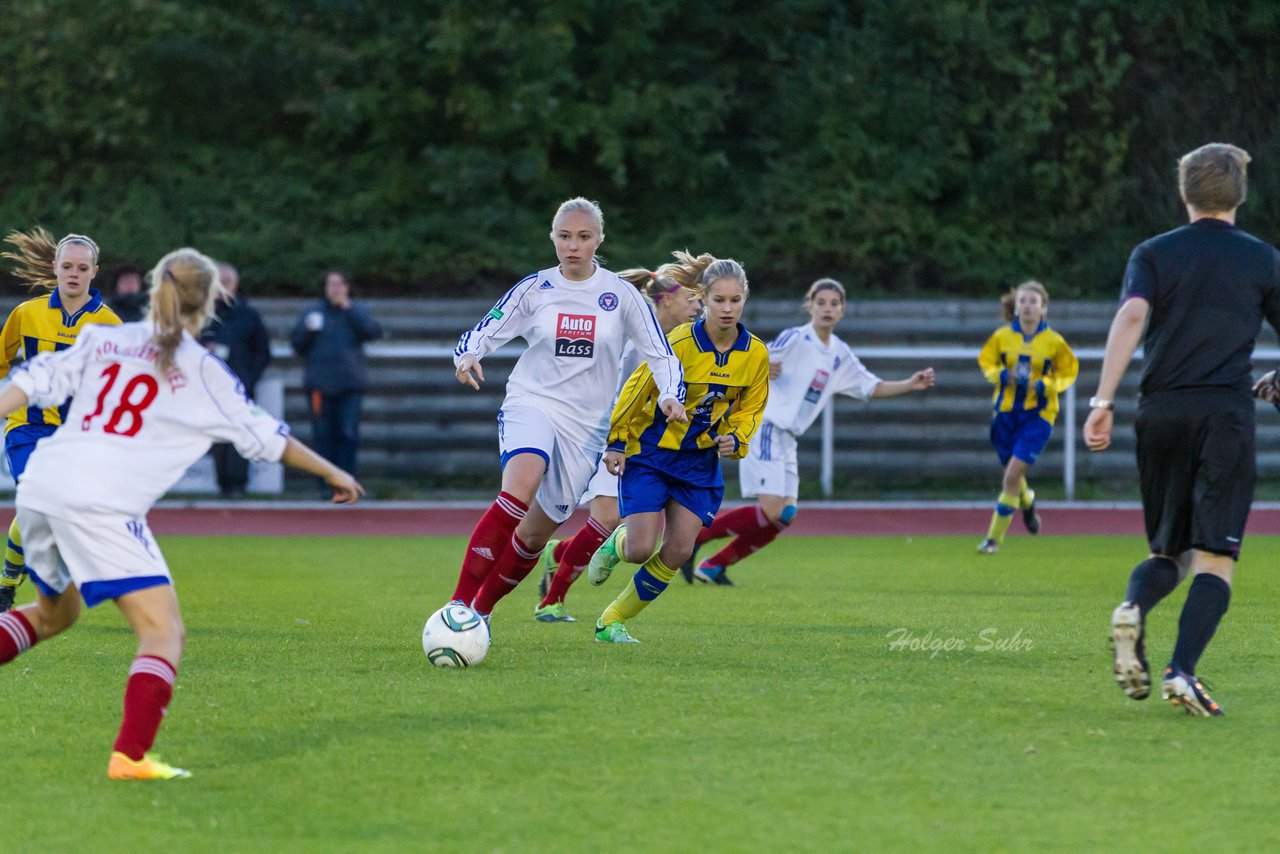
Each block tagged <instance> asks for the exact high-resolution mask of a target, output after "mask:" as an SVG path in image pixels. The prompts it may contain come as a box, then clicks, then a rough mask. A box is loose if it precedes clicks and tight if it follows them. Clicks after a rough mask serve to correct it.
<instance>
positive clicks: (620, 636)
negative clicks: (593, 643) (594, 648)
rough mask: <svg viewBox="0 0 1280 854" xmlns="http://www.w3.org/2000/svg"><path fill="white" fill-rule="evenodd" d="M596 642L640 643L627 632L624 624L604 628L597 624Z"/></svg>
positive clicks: (612, 624)
mask: <svg viewBox="0 0 1280 854" xmlns="http://www.w3.org/2000/svg"><path fill="white" fill-rule="evenodd" d="M596 640H597V641H599V642H600V643H640V641H638V640H636V639H635V638H633V637H632V636H631V635H630V634H629V633H628V632H627V627H626V625H625V624H624V623H610V624H609V625H607V626H602V625H600V623H599V622H597V623H596Z"/></svg>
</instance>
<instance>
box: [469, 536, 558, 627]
mask: <svg viewBox="0 0 1280 854" xmlns="http://www.w3.org/2000/svg"><path fill="white" fill-rule="evenodd" d="M540 557H542V552H540V551H536V552H535V551H533V550H531V549H530V548H529V547H528V546H526V545H525V544H524V543H522V542H521V541H520V538H519V537H517V536H516V535H515V534H512V535H511V548H509V549H507V550H506V551H505V552H503V553H502V556H501V557H499V558H498V559H497V560H496V561H495V562H494V565H493V571H492V572H490V573H489V577H488V578H486V579H485V580H484V584H482V585H481V586H480V592H479V593H477V594H476V598H475V601H473V602H472V603H471V607H472V608H473V609H475V610H477V611H479V612H480V613H481V614H492V613H493V606H494V605H497V604H498V602H499V600H501V599H502V597H503V596H506V595H507V594H508V593H510V592H511V591H512V590H515V589H516V585H518V584H519V583H520V582H521V581H524V580H525V577H526V576H528V574H529V573H530V572H532V571H533V566H534V564H536V563H537V562H538V558H540Z"/></svg>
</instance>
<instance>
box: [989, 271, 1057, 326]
mask: <svg viewBox="0 0 1280 854" xmlns="http://www.w3.org/2000/svg"><path fill="white" fill-rule="evenodd" d="M1018 291H1034V292H1035V293H1037V294H1039V295H1040V301H1041V302H1042V303H1044V307H1045V309H1046V310H1047V309H1048V308H1049V291H1048V290H1047V289H1046V288H1045V286H1044V285H1042V284H1040V283H1039V282H1037V281H1036V280H1035V279H1027V280H1026V281H1025V282H1023V283H1022V284H1020V285H1018V286H1017V287H1016V288H1011V289H1010V290H1009V292H1008V293H1007V294H1005V295H1004V296H1002V297H1000V310H1001V312H1002V313H1003V314H1004V319H1005V321H1006V322H1008V321H1011V320H1013V317H1014V314H1016V312H1015V311H1014V303H1015V302H1017V300H1018Z"/></svg>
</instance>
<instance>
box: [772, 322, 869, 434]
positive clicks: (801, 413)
mask: <svg viewBox="0 0 1280 854" xmlns="http://www.w3.org/2000/svg"><path fill="white" fill-rule="evenodd" d="M769 361H770V362H780V363H781V364H782V373H780V374H779V375H778V378H777V379H775V380H771V381H770V382H769V405H768V407H766V409H765V411H764V420H765V421H768V422H769V423H770V424H774V425H776V426H778V427H781V428H782V429H783V430H787V431H788V432H791V433H794V434H795V435H797V436H798V435H800V434H801V433H803V432H804V431H805V430H808V429H809V426H810V425H811V424H813V422H814V419H816V418H817V417H818V415H819V414H820V413H821V412H822V409H823V407H825V406H826V405H827V404H828V403H830V401H831V398H832V397H834V396H835V395H837V394H843V395H848V396H849V397H852V398H856V399H857V400H869V399H870V398H871V395H873V394H874V393H875V390H876V386H878V385H879V384H880V378H879V377H878V376H876V375H875V374H873V373H871V371H869V370H867V369H866V367H864V366H863V364H862V362H861V361H859V360H858V357H857V356H855V355H853V351H852V350H850V349H849V345H848V344H846V343H844V341H841V340H840V339H839V338H838V337H836V336H835V335H832V336H831V339H830V340H829V341H828V342H827V343H826V344H823V343H822V339H821V338H819V337H818V333H817V332H815V331H814V329H813V324H812V323H810V324H806V325H804V326H796V327H793V328H791V329H784V330H783V331H782V333H781V334H780V335H779V336H778V337H777V338H775V339H774V340H773V342H772V343H771V344H770V345H769Z"/></svg>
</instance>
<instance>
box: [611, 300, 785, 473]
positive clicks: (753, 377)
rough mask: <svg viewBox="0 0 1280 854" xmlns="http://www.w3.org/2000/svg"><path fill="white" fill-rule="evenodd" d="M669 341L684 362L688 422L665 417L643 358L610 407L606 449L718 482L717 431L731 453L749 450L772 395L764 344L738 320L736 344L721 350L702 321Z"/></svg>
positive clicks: (678, 330) (736, 455) (739, 454)
mask: <svg viewBox="0 0 1280 854" xmlns="http://www.w3.org/2000/svg"><path fill="white" fill-rule="evenodd" d="M667 340H668V341H669V342H670V343H671V350H672V352H674V353H675V355H676V358H678V359H679V360H680V364H681V365H682V366H683V368H684V389H685V399H684V405H685V410H686V412H687V413H688V415H689V423H687V424H680V423H678V422H677V423H672V424H668V423H667V419H666V416H665V415H663V414H662V411H661V410H660V409H658V407H657V403H658V387H657V385H656V384H655V383H654V380H653V374H652V372H651V371H650V370H649V366H648V365H647V364H642V365H641V366H640V367H639V368H637V369H636V371H635V373H633V374H632V375H631V378H630V379H629V380H627V383H626V385H625V386H623V388H622V392H621V394H619V396H618V402H617V404H616V405H615V406H614V410H613V418H612V422H611V428H610V431H609V448H610V450H615V451H623V450H625V452H626V455H627V457H628V458H631V457H637V458H638V459H639V460H641V461H643V462H645V463H647V464H649V465H652V466H654V467H658V468H662V469H663V470H664V471H667V472H668V473H670V474H673V475H676V476H680V477H685V478H687V479H688V481H689V482H690V483H693V484H698V485H706V486H710V485H713V484H716V485H718V484H720V483H722V482H723V481H722V479H721V477H720V466H719V463H718V459H717V453H716V450H715V447H716V441H715V440H716V437H718V436H732V437H733V439H734V442H735V444H736V448H735V452H734V454H733V458H734V459H741V458H742V457H744V456H746V454H747V448H748V444H749V443H750V441H751V437H752V436H753V435H755V432H756V429H757V428H758V427H759V426H760V417H761V415H762V414H763V413H764V405H765V402H766V401H767V400H768V397H769V351H768V349H767V348H766V347H765V345H764V343H763V342H762V341H761V340H760V339H759V338H757V337H756V336H754V335H752V334H751V333H750V332H748V331H747V329H746V327H744V326H743V325H742V324H738V337H737V338H736V339H735V340H734V342H733V345H732V346H731V347H730V348H729V349H728V350H725V351H723V352H721V351H719V350H717V349H716V347H715V345H714V344H712V342H711V338H710V336H709V335H708V334H707V330H706V322H705V321H702V320H699V321H698V322H696V323H687V324H684V325H682V326H677V327H676V328H675V329H673V330H672V331H671V333H670V334H669V335H668V336H667ZM698 451H709V452H710V453H696V452H698ZM690 452H694V453H690ZM708 463H709V464H710V465H708ZM628 464H630V459H628ZM712 469H714V472H713V471H712Z"/></svg>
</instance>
